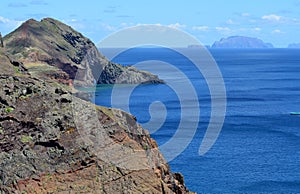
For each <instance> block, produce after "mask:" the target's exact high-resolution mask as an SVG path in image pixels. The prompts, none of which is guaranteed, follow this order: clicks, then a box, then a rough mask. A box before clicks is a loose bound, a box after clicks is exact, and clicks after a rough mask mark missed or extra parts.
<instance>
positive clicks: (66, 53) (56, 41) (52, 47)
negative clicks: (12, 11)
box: [4, 18, 163, 85]
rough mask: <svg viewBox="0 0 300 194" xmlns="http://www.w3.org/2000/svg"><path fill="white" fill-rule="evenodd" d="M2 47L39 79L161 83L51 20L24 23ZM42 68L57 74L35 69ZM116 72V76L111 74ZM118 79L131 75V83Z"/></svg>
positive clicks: (83, 83)
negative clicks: (32, 71)
mask: <svg viewBox="0 0 300 194" xmlns="http://www.w3.org/2000/svg"><path fill="white" fill-rule="evenodd" d="M4 46H5V48H6V51H7V52H8V53H9V54H11V55H13V56H16V57H17V59H18V60H20V61H21V62H23V63H24V64H25V66H26V65H27V66H28V69H29V71H30V70H31V67H32V66H33V67H34V71H35V72H36V71H37V70H39V71H40V73H39V74H40V76H41V77H45V76H46V77H50V78H55V79H57V80H59V81H61V82H65V83H68V82H70V81H71V80H74V79H76V84H78V85H91V84H93V83H94V80H98V83H106V82H108V83H124V82H125V83H134V84H135V83H144V82H146V83H147V82H154V83H163V81H162V80H160V79H159V78H158V77H157V76H155V75H152V74H151V73H149V72H140V71H138V70H135V71H132V70H131V69H130V68H126V67H123V66H121V65H119V64H114V63H112V62H110V61H108V60H107V59H106V58H105V57H104V56H103V55H102V54H101V53H99V51H98V50H97V48H96V46H95V45H94V43H92V42H91V41H90V40H89V39H88V38H86V37H84V36H83V35H82V34H81V33H79V32H76V31H75V30H74V29H72V28H71V27H70V26H67V25H65V24H63V23H61V22H59V21H57V20H55V19H52V18H45V19H43V20H41V21H40V22H39V21H36V20H33V19H30V20H28V21H26V22H25V23H23V24H22V25H21V26H20V27H19V28H18V29H16V30H15V31H13V32H12V33H10V34H8V35H7V36H5V37H4ZM43 64H46V65H50V66H52V67H56V68H57V69H56V71H55V72H56V73H53V72H51V71H50V72H44V68H40V69H38V67H40V65H43ZM108 70H110V71H108ZM117 71H118V72H119V74H113V73H112V72H117ZM120 75H125V77H126V75H130V77H131V78H132V79H129V80H126V79H123V78H119V76H120ZM104 80H105V82H103V81H104ZM119 80H120V81H119Z"/></svg>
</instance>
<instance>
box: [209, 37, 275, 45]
mask: <svg viewBox="0 0 300 194" xmlns="http://www.w3.org/2000/svg"><path fill="white" fill-rule="evenodd" d="M211 48H273V45H272V44H270V43H265V42H263V41H262V40H260V39H258V38H251V37H245V36H230V37H228V38H222V39H221V40H220V41H216V42H215V43H214V44H213V45H212V46H211Z"/></svg>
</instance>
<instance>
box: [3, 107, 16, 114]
mask: <svg viewBox="0 0 300 194" xmlns="http://www.w3.org/2000/svg"><path fill="white" fill-rule="evenodd" d="M14 110H15V109H14V108H12V107H7V108H6V109H5V112H6V113H11V112H12V111H14Z"/></svg>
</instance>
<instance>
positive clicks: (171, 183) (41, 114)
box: [0, 53, 188, 194]
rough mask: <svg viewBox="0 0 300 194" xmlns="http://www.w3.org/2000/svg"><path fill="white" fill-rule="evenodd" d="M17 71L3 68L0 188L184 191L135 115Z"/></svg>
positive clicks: (179, 178)
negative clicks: (87, 99)
mask: <svg viewBox="0 0 300 194" xmlns="http://www.w3.org/2000/svg"><path fill="white" fill-rule="evenodd" d="M0 59H5V60H3V61H2V60H1V61H0V64H4V62H5V64H4V65H1V67H6V68H7V69H9V68H10V67H12V69H14V65H13V64H12V63H10V62H9V61H7V60H6V56H5V55H4V56H3V53H2V54H1V53H0ZM15 63H16V62H15ZM20 64H21V63H20ZM18 74H19V73H17V74H15V73H14V72H13V71H10V70H8V71H7V72H5V75H4V74H2V71H1V73H0V84H1V86H2V87H0V193H116V194H117V193H188V190H187V189H186V187H185V186H184V181H183V177H182V175H180V174H179V173H172V172H171V171H170V169H169V167H168V165H167V163H166V161H165V160H164V158H163V156H162V155H161V153H160V152H159V150H158V148H157V144H156V142H155V141H154V140H153V139H151V138H150V136H149V133H148V132H147V131H145V130H144V129H142V128H141V126H140V125H139V124H137V123H136V120H135V118H134V117H133V116H132V115H129V114H127V113H125V112H122V111H120V110H115V109H108V108H105V107H98V106H95V105H93V104H91V103H89V102H86V101H83V100H81V99H79V98H76V97H74V96H73V95H71V93H69V92H68V91H67V90H65V89H64V88H62V87H61V85H60V84H57V83H56V82H53V81H44V80H41V79H38V78H34V77H32V76H31V75H28V74H26V72H25V73H23V74H20V75H18Z"/></svg>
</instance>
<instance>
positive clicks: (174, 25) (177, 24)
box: [168, 23, 186, 29]
mask: <svg viewBox="0 0 300 194" xmlns="http://www.w3.org/2000/svg"><path fill="white" fill-rule="evenodd" d="M168 27H169V28H175V29H180V28H185V27H186V25H184V24H179V23H176V24H169V25H168Z"/></svg>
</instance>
